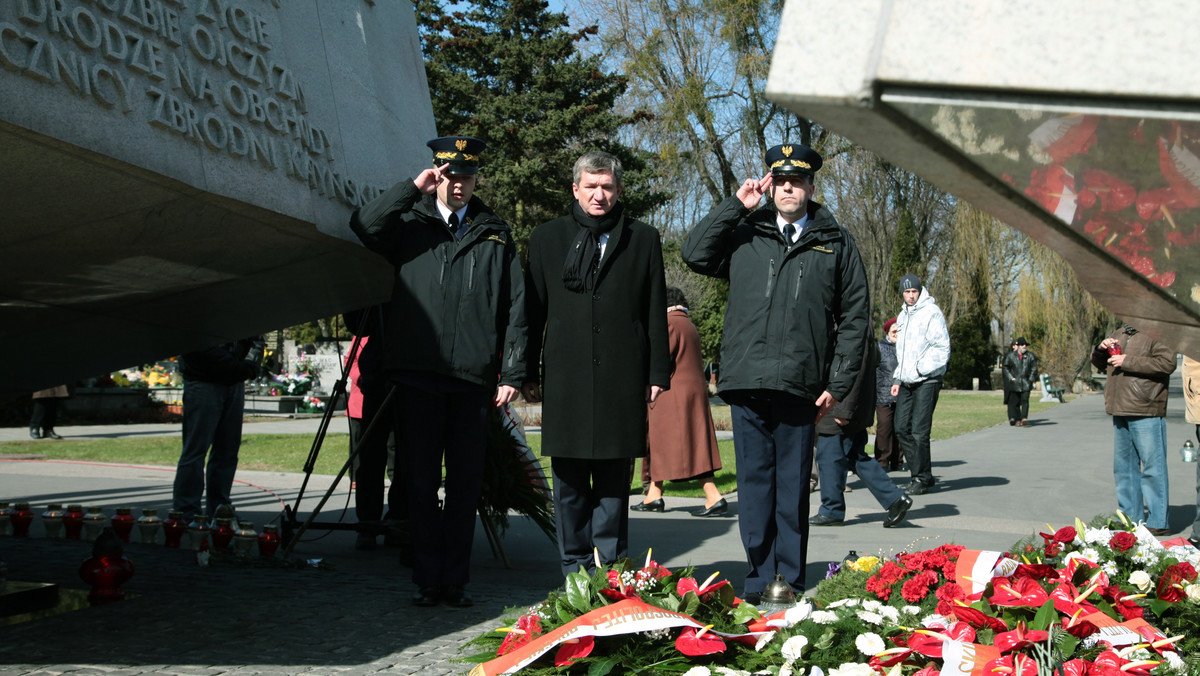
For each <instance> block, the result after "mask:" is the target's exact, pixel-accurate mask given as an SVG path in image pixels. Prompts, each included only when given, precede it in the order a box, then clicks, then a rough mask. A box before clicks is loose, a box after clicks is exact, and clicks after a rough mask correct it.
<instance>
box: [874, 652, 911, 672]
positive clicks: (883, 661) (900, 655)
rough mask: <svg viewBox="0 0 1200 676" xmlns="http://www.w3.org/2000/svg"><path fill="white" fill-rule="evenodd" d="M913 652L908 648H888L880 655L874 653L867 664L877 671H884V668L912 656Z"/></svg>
mask: <svg viewBox="0 0 1200 676" xmlns="http://www.w3.org/2000/svg"><path fill="white" fill-rule="evenodd" d="M912 654H913V651H912V650H909V649H907V648H888V649H887V650H885V651H883V652H881V653H879V654H878V655H872V656H871V659H870V660H869V661H868V662H867V664H868V665H870V667H871V668H872V669H874V670H875V671H877V672H879V673H883V670H884V669H886V668H887V667H890V666H893V665H896V664H900V663H901V662H903V661H904V660H907V659H908V658H909V657H911V656H912Z"/></svg>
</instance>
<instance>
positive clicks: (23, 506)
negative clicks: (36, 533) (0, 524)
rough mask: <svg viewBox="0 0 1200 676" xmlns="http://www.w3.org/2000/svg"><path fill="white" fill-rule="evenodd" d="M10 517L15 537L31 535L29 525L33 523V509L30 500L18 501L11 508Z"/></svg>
mask: <svg viewBox="0 0 1200 676" xmlns="http://www.w3.org/2000/svg"><path fill="white" fill-rule="evenodd" d="M8 518H9V521H10V522H11V523H12V534H13V537H18V538H27V537H29V526H30V524H32V523H33V510H32V509H30V508H29V503H28V502H18V503H17V504H15V505H13V506H12V509H11V510H9V513H8Z"/></svg>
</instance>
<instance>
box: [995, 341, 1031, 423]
mask: <svg viewBox="0 0 1200 676" xmlns="http://www.w3.org/2000/svg"><path fill="white" fill-rule="evenodd" d="M1013 345H1014V348H1013V349H1012V350H1010V351H1009V353H1008V354H1006V355H1004V368H1003V369H1002V373H1003V374H1004V387H1005V388H1006V389H1007V390H1008V392H1007V394H1008V401H1007V402H1006V403H1007V404H1008V424H1009V425H1013V426H1016V427H1025V426H1026V425H1028V424H1029V392H1030V391H1031V390H1032V389H1033V384H1034V383H1036V382H1037V381H1038V361H1037V355H1035V354H1034V353H1032V352H1030V351H1029V343H1027V342H1025V339H1024V338H1017V339H1016V340H1015V341H1013Z"/></svg>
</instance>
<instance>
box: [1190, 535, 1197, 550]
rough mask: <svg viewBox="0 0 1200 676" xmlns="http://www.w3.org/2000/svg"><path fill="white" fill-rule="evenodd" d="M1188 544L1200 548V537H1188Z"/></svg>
mask: <svg viewBox="0 0 1200 676" xmlns="http://www.w3.org/2000/svg"><path fill="white" fill-rule="evenodd" d="M1188 544H1189V545H1191V546H1193V547H1195V548H1196V549H1200V537H1195V536H1193V537H1190V538H1188Z"/></svg>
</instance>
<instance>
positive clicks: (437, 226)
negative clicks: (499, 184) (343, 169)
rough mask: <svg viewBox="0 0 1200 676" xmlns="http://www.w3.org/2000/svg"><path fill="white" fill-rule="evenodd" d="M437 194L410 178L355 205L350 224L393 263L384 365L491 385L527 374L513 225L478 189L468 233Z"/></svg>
mask: <svg viewBox="0 0 1200 676" xmlns="http://www.w3.org/2000/svg"><path fill="white" fill-rule="evenodd" d="M436 201H437V197H436V196H435V195H432V194H430V195H422V194H421V191H420V190H418V189H417V186H416V185H414V184H413V182H412V180H411V179H406V180H403V181H401V182H399V183H397V184H396V185H394V186H392V187H391V188H389V189H388V190H387V191H386V192H384V193H383V194H382V195H380V196H379V197H377V198H375V199H373V200H371V201H370V202H369V203H367V204H366V205H365V206H363V207H362V208H360V209H357V210H355V212H354V213H353V214H352V215H351V217H350V228H351V230H353V231H354V234H356V235H358V238H359V239H360V240H362V242H363V244H365V245H366V247H367V248H368V249H370V250H372V251H374V252H376V253H378V254H380V255H382V256H383V257H385V258H387V259H388V260H389V261H390V262H391V263H392V265H393V266H394V267H395V272H396V276H395V281H394V284H393V287H392V298H391V300H390V301H389V302H388V304H387V305H386V306H385V312H384V323H383V330H382V331H381V332H380V333H379V335H374V334H373V335H372V336H371V342H372V343H374V342H375V341H379V342H380V343H382V344H383V349H384V356H383V368H384V369H385V370H387V371H391V372H395V371H411V372H420V373H432V374H435V375H438V376H449V377H451V378H457V379H459V380H463V381H466V382H467V383H470V384H472V385H478V386H481V387H483V388H488V389H490V388H494V387H495V386H496V383H497V378H498V379H499V382H500V383H501V384H504V385H511V386H513V387H520V386H521V383H522V381H523V380H524V377H525V343H526V337H527V328H526V322H525V278H524V275H523V274H522V273H521V263H520V261H519V260H518V258H517V247H516V245H515V244H514V243H513V238H512V230H511V228H509V226H508V224H506V223H505V222H504V221H502V220H500V218H499V217H498V216H496V215H495V214H494V213H492V210H491V209H490V208H489V207H488V206H487V205H486V204H484V203H483V201H482V200H480V199H479V198H478V197H474V196H473V197H471V201H470V203H469V204H468V206H467V215H466V222H467V224H468V230H467V232H466V234H465V235H463V238H462V239H461V240H456V239H455V237H454V233H452V232H450V228H449V227H448V226H447V225H446V222H445V221H443V220H442V217H441V214H440V213H438V210H437V204H436Z"/></svg>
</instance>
